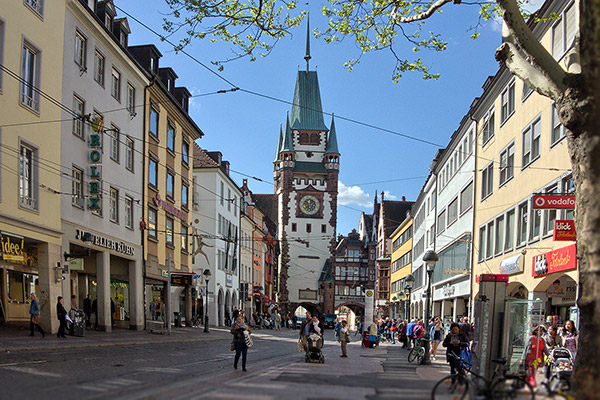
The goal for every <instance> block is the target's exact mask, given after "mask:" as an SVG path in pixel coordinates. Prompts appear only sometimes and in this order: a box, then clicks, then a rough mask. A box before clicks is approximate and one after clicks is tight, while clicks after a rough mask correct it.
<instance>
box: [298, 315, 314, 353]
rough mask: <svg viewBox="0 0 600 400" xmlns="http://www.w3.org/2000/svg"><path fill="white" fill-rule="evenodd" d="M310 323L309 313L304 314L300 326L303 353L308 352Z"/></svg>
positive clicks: (310, 316)
mask: <svg viewBox="0 0 600 400" xmlns="http://www.w3.org/2000/svg"><path fill="white" fill-rule="evenodd" d="M311 322H312V315H311V314H310V311H307V312H306V318H305V319H304V321H302V323H301V324H300V342H301V343H302V347H303V348H304V352H305V353H306V352H308V335H310V327H311Z"/></svg>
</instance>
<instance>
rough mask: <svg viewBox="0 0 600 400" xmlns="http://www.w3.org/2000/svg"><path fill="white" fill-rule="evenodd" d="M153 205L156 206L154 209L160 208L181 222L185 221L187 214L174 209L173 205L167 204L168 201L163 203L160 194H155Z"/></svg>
mask: <svg viewBox="0 0 600 400" xmlns="http://www.w3.org/2000/svg"><path fill="white" fill-rule="evenodd" d="M154 204H156V207H160V208H162V209H163V210H165V211H166V212H167V213H169V214H171V215H174V216H175V217H177V218H179V219H181V220H183V221H187V213H186V212H185V211H181V210H180V209H179V208H177V207H175V206H174V205H173V204H171V203H169V202H168V201H164V200H163V199H162V198H161V197H160V194H158V193H157V194H156V197H155V198H154Z"/></svg>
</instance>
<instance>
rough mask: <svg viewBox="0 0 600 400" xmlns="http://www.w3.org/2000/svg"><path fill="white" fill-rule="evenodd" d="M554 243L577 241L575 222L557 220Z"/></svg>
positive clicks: (553, 237) (555, 222)
mask: <svg viewBox="0 0 600 400" xmlns="http://www.w3.org/2000/svg"><path fill="white" fill-rule="evenodd" d="M552 239H553V240H554V241H572V242H574V241H575V240H577V234H576V233H575V221H573V220H571V219H557V220H555V221H554V233H553V236H552Z"/></svg>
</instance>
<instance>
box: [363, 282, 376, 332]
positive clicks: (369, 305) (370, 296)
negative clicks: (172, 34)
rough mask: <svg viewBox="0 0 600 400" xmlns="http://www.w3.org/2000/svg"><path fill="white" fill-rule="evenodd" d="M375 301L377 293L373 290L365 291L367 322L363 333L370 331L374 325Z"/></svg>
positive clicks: (365, 321) (364, 324)
mask: <svg viewBox="0 0 600 400" xmlns="http://www.w3.org/2000/svg"><path fill="white" fill-rule="evenodd" d="M374 300H375V292H374V291H373V290H372V289H367V290H366V291H365V320H364V323H363V331H366V330H367V329H369V326H371V324H372V323H373V306H374V305H373V301H374Z"/></svg>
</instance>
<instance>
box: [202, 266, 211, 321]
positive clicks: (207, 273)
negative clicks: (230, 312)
mask: <svg viewBox="0 0 600 400" xmlns="http://www.w3.org/2000/svg"><path fill="white" fill-rule="evenodd" d="M202 275H204V280H205V281H206V307H205V308H204V332H206V333H208V281H210V270H209V269H208V268H206V269H205V270H204V272H203V273H202Z"/></svg>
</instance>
